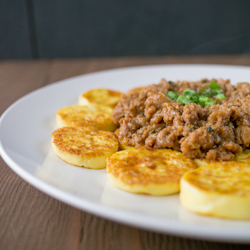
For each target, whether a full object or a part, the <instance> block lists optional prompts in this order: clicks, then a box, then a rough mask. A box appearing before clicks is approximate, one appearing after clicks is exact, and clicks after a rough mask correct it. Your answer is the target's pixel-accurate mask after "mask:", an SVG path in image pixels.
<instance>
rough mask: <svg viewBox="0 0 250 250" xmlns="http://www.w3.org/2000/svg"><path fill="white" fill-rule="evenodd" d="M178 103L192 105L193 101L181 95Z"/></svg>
mask: <svg viewBox="0 0 250 250" xmlns="http://www.w3.org/2000/svg"><path fill="white" fill-rule="evenodd" d="M176 101H177V102H180V103H182V104H184V105H185V104H189V103H192V100H190V99H188V98H187V97H185V96H183V95H179V96H178V98H177V100H176Z"/></svg>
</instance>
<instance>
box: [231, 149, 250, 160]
mask: <svg viewBox="0 0 250 250" xmlns="http://www.w3.org/2000/svg"><path fill="white" fill-rule="evenodd" d="M234 160H235V161H243V162H246V163H250V149H246V150H244V151H243V152H241V153H240V154H238V155H236V156H235V158H234Z"/></svg>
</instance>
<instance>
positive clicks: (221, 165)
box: [180, 161, 250, 219]
mask: <svg viewBox="0 0 250 250" xmlns="http://www.w3.org/2000/svg"><path fill="white" fill-rule="evenodd" d="M180 200H181V203H182V205H183V206H184V207H185V208H187V209H189V210H191V211H193V212H196V213H200V214H205V215H211V216H216V217H225V218H230V219H250V212H249V211H250V165H249V164H248V163H245V162H239V161H227V162H213V163H210V164H208V165H203V166H202V167H199V168H198V169H196V170H194V171H190V172H188V173H186V174H185V175H184V176H183V177H182V179H181V192H180Z"/></svg>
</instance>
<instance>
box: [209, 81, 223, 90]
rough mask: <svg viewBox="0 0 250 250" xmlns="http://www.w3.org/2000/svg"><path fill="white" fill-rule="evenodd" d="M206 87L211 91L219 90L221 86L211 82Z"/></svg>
mask: <svg viewBox="0 0 250 250" xmlns="http://www.w3.org/2000/svg"><path fill="white" fill-rule="evenodd" d="M208 87H209V88H211V89H221V86H220V85H219V84H218V83H216V82H214V81H211V82H210V84H209V86H208Z"/></svg>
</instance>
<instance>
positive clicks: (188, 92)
mask: <svg viewBox="0 0 250 250" xmlns="http://www.w3.org/2000/svg"><path fill="white" fill-rule="evenodd" d="M183 94H184V95H187V94H189V95H192V94H196V93H195V91H194V90H192V89H184V91H183Z"/></svg>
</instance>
